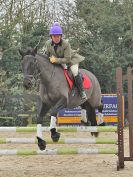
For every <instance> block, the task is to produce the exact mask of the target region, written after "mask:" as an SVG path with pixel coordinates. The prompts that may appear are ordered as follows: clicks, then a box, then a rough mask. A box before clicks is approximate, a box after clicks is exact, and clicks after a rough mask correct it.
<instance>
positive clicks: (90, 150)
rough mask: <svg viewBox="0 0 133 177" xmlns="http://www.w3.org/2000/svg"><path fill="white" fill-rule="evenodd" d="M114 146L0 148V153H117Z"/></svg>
mask: <svg viewBox="0 0 133 177" xmlns="http://www.w3.org/2000/svg"><path fill="white" fill-rule="evenodd" d="M117 153H118V151H117V149H114V148H58V149H46V150H44V151H40V150H32V149H23V150H22V149H20V150H16V149H12V150H8V149H7V150H6V149H0V155H74V154H117Z"/></svg>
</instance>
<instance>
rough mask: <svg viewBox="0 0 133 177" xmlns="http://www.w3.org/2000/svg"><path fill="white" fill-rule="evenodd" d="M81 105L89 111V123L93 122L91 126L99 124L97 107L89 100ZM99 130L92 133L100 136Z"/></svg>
mask: <svg viewBox="0 0 133 177" xmlns="http://www.w3.org/2000/svg"><path fill="white" fill-rule="evenodd" d="M81 107H82V108H83V109H86V113H87V122H88V124H89V122H90V123H91V126H97V121H96V113H95V108H93V107H92V106H91V105H90V103H88V102H87V101H86V102H85V103H83V104H82V105H81ZM98 134H99V133H98V132H91V135H92V136H93V135H94V136H95V137H97V136H98Z"/></svg>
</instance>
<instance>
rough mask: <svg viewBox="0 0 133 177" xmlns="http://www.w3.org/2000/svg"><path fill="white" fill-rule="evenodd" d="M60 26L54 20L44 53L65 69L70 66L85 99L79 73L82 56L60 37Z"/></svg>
mask: <svg viewBox="0 0 133 177" xmlns="http://www.w3.org/2000/svg"><path fill="white" fill-rule="evenodd" d="M62 34H63V32H62V28H61V26H60V25H59V23H58V22H55V23H54V24H53V26H52V27H51V28H50V32H49V35H50V38H51V39H50V40H48V41H47V42H46V44H45V47H46V49H45V50H46V51H45V52H46V54H47V55H48V57H49V59H50V62H51V63H57V64H61V65H62V66H63V67H64V68H65V69H67V66H70V69H71V71H72V74H73V76H74V79H75V83H76V87H77V89H78V91H79V93H80V96H81V98H82V99H83V100H87V96H86V93H85V91H84V89H83V82H82V76H81V74H80V73H79V69H78V68H79V62H81V61H83V60H84V57H83V56H81V55H79V54H77V53H75V52H74V51H73V50H72V49H71V46H70V44H69V42H68V41H67V40H64V39H62Z"/></svg>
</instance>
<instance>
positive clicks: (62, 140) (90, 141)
mask: <svg viewBox="0 0 133 177" xmlns="http://www.w3.org/2000/svg"><path fill="white" fill-rule="evenodd" d="M45 140H46V142H47V144H117V140H116V139H110V138H60V139H59V141H58V142H53V141H52V139H51V138H50V139H48V138H45ZM0 144H37V139H36V138H0Z"/></svg>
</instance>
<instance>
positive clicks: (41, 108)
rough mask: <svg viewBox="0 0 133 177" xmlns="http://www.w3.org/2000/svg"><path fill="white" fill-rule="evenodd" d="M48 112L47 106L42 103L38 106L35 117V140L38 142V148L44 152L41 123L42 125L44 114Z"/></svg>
mask: <svg viewBox="0 0 133 177" xmlns="http://www.w3.org/2000/svg"><path fill="white" fill-rule="evenodd" d="M48 110H49V106H47V105H46V104H45V103H43V102H42V101H41V102H40V105H39V112H38V117H37V140H38V147H39V149H40V150H44V149H45V148H46V141H45V140H44V139H43V134H42V123H43V117H44V116H45V115H46V113H47V112H48Z"/></svg>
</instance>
